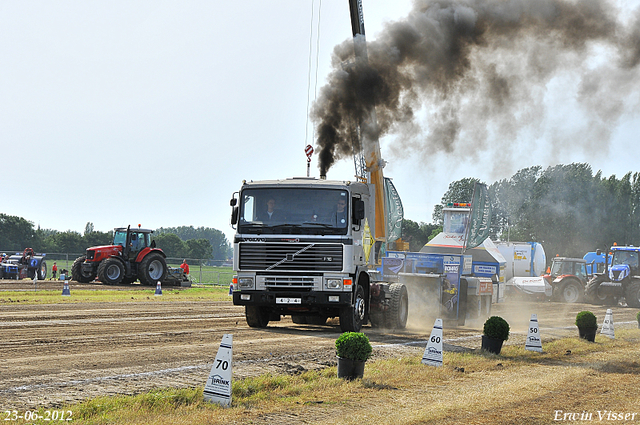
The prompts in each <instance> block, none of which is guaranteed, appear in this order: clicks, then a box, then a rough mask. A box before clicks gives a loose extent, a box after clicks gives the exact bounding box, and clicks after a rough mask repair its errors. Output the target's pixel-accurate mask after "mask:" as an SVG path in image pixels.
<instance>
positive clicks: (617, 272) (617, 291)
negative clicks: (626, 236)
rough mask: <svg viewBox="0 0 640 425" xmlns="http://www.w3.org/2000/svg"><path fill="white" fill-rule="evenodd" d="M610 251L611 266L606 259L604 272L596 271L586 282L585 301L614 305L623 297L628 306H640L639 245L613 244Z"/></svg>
mask: <svg viewBox="0 0 640 425" xmlns="http://www.w3.org/2000/svg"><path fill="white" fill-rule="evenodd" d="M611 253H612V254H613V258H612V259H611V267H609V266H608V263H609V261H608V259H607V260H606V261H605V268H604V273H596V274H595V275H594V277H593V279H591V280H590V281H589V283H588V284H587V287H586V290H585V296H586V299H587V301H589V302H591V303H593V304H604V305H615V304H617V303H618V302H619V301H620V300H622V299H623V298H624V301H626V303H627V305H628V306H629V307H634V308H640V271H639V269H638V264H640V263H639V262H638V260H639V256H640V247H636V246H613V247H611ZM598 255H600V253H599V252H598ZM606 255H607V256H608V254H606Z"/></svg>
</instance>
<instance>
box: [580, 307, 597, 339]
mask: <svg viewBox="0 0 640 425" xmlns="http://www.w3.org/2000/svg"><path fill="white" fill-rule="evenodd" d="M576 326H577V327H578V334H579V335H580V338H583V339H586V340H587V341H591V342H594V341H595V340H596V332H597V331H598V322H597V319H596V316H595V314H593V313H592V312H590V311H581V312H580V313H578V314H577V315H576Z"/></svg>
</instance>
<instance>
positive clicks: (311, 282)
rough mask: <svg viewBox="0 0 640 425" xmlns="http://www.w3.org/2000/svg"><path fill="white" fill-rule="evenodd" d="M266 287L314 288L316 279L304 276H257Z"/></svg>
mask: <svg viewBox="0 0 640 425" xmlns="http://www.w3.org/2000/svg"><path fill="white" fill-rule="evenodd" d="M258 279H262V280H263V283H264V285H265V286H267V287H271V288H273V287H276V288H314V287H315V284H316V279H315V278H313V277H304V276H258Z"/></svg>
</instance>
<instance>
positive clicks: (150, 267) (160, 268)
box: [138, 253, 167, 285]
mask: <svg viewBox="0 0 640 425" xmlns="http://www.w3.org/2000/svg"><path fill="white" fill-rule="evenodd" d="M165 277H167V262H166V261H165V260H164V257H163V256H162V255H160V254H155V253H149V254H147V256H146V257H144V259H143V260H142V262H140V271H139V272H138V279H140V283H142V284H143V285H155V284H156V283H157V282H162V281H163V280H164V278H165Z"/></svg>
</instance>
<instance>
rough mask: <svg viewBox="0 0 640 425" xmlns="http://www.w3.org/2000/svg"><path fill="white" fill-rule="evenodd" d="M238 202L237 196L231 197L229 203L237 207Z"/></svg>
mask: <svg viewBox="0 0 640 425" xmlns="http://www.w3.org/2000/svg"><path fill="white" fill-rule="evenodd" d="M237 203H238V200H237V199H236V198H231V200H230V201H229V205H230V206H232V207H235V206H236V204H237Z"/></svg>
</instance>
